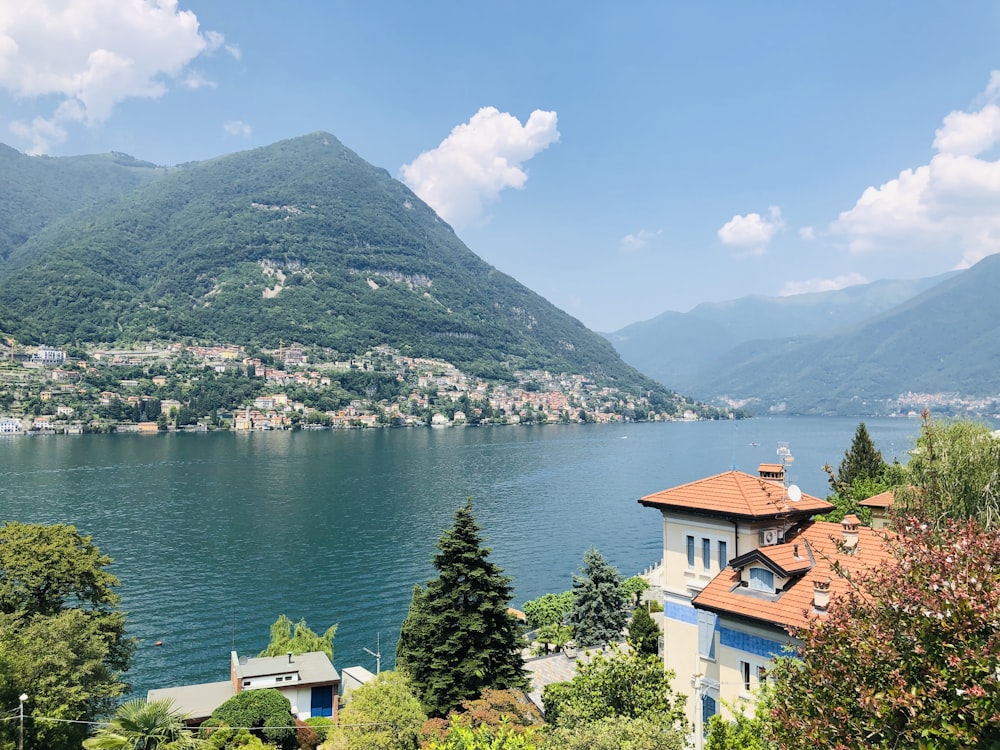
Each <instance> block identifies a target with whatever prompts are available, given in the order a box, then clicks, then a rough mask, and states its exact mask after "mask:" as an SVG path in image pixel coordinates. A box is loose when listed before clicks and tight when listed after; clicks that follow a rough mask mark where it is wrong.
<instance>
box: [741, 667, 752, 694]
mask: <svg viewBox="0 0 1000 750" xmlns="http://www.w3.org/2000/svg"><path fill="white" fill-rule="evenodd" d="M740 679H741V680H742V681H743V690H744V692H747V693H749V692H750V662H748V661H741V662H740Z"/></svg>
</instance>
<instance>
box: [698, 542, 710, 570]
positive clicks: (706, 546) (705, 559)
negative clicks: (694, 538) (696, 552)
mask: <svg viewBox="0 0 1000 750" xmlns="http://www.w3.org/2000/svg"><path fill="white" fill-rule="evenodd" d="M701 564H702V565H703V566H704V568H705V571H706V572H708V571H709V570H711V569H712V540H711V539H702V540H701Z"/></svg>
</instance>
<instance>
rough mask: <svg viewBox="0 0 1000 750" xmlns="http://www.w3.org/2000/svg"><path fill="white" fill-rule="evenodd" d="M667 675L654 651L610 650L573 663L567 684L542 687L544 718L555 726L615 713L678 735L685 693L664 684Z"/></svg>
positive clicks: (683, 726)
mask: <svg viewBox="0 0 1000 750" xmlns="http://www.w3.org/2000/svg"><path fill="white" fill-rule="evenodd" d="M672 678H673V674H672V673H670V672H667V671H664V669H663V662H662V660H661V659H660V658H659V657H658V656H655V655H649V654H640V653H637V652H635V651H628V650H621V649H615V650H613V651H612V652H611V653H610V654H605V653H603V652H600V653H597V654H596V655H594V657H593V659H592V660H591V661H589V662H585V663H584V662H578V663H577V668H576V676H575V677H574V678H573V679H572V680H570V681H569V682H557V683H553V684H551V685H548V686H546V688H545V690H544V691H543V693H542V701H543V702H544V704H545V718H546V720H547V721H548V722H549V723H550V724H554V725H555V726H556V727H569V728H572V727H577V726H580V725H583V724H590V723H593V722H596V721H600V720H603V719H611V718H616V717H621V718H629V719H642V718H646V719H653V720H655V721H656V722H657V723H659V724H662V725H665V726H667V727H670V728H671V729H673V730H675V731H676V732H678V733H679V734H680V736H681V737H682V738H683V736H684V732H685V731H686V729H687V721H686V719H685V714H684V703H685V696H683V695H677V694H675V693H674V691H673V688H671V686H670V680H671V679H672Z"/></svg>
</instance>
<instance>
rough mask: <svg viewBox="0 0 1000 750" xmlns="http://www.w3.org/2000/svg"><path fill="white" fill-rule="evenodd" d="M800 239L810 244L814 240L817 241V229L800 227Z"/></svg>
mask: <svg viewBox="0 0 1000 750" xmlns="http://www.w3.org/2000/svg"><path fill="white" fill-rule="evenodd" d="M799 237H800V238H801V239H803V240H806V241H808V242H812V241H813V240H814V239H816V228H815V227H799Z"/></svg>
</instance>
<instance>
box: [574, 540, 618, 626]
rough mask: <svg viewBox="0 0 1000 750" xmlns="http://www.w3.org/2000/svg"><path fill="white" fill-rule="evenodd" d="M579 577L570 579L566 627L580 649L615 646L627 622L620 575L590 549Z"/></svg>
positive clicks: (598, 554) (585, 555)
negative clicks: (570, 597) (608, 644)
mask: <svg viewBox="0 0 1000 750" xmlns="http://www.w3.org/2000/svg"><path fill="white" fill-rule="evenodd" d="M580 573H581V575H578V576H573V610H572V612H570V623H571V624H572V625H573V635H574V639H575V640H576V642H577V644H578V645H580V646H603V645H605V644H607V643H615V642H616V641H618V640H619V639H620V638H621V632H622V628H624V627H625V623H626V621H627V620H628V612H627V607H628V597H627V596H626V594H625V592H624V591H623V590H622V576H621V573H619V572H618V569H617V568H615V567H614V566H613V565H611V563H609V562H608V561H607V559H606V558H605V557H604V555H602V554H601V553H600V552H598V551H597V550H596V549H594V548H593V547H591V548H590V549H589V550H587V552H586V553H585V554H584V555H583V567H582V568H581V570H580Z"/></svg>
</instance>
